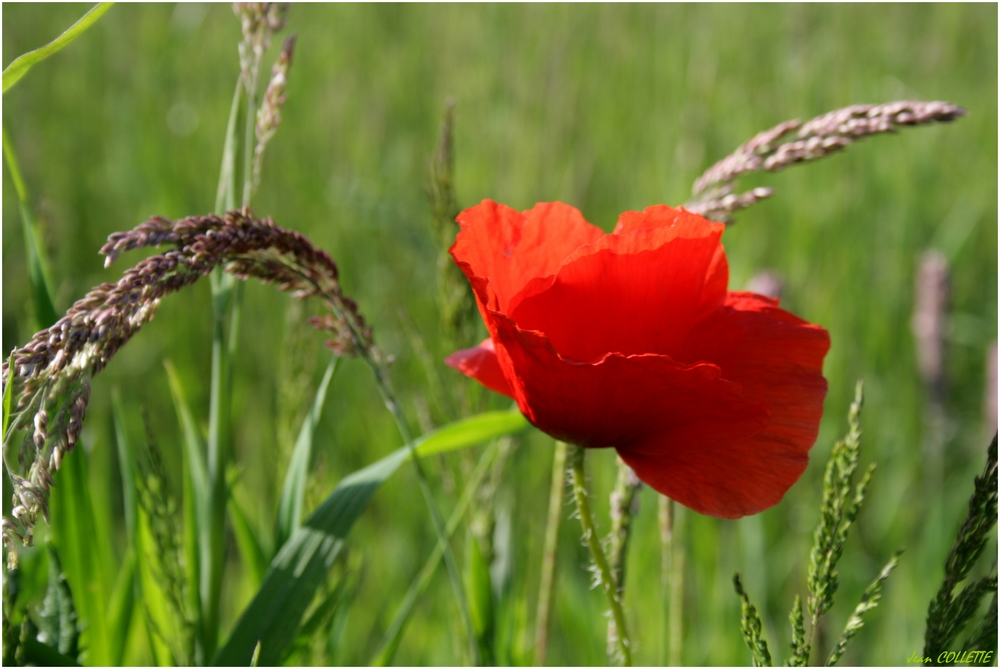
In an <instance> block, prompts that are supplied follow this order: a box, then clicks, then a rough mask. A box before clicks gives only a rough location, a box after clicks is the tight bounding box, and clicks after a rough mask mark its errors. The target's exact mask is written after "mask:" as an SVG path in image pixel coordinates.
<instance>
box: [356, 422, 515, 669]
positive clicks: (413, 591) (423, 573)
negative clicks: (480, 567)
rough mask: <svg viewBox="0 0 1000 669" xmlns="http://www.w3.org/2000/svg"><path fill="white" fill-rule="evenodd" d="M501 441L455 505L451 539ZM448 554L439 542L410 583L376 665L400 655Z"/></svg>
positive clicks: (449, 528)
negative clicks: (413, 614) (413, 615)
mask: <svg viewBox="0 0 1000 669" xmlns="http://www.w3.org/2000/svg"><path fill="white" fill-rule="evenodd" d="M497 444H498V442H496V441H494V442H493V443H492V444H491V445H490V446H489V447H488V448H487V449H486V452H485V453H483V455H482V458H481V459H480V461H479V464H477V465H476V468H475V470H474V471H473V472H472V475H471V476H470V477H469V481H468V483H466V486H465V489H464V490H463V491H462V496H461V498H459V500H458V504H456V505H455V510H454V511H452V514H451V518H449V519H448V526H447V527H446V528H445V531H446V532H447V533H448V536H449V537H450V536H451V535H452V534H454V533H455V530H456V529H458V524H459V521H461V520H462V518H463V517H464V516H465V513H466V511H467V510H468V508H469V506H470V505H471V503H472V501H473V500H474V499H475V493H476V491H477V490H478V489H479V484H480V483H481V482H482V480H483V478H484V477H485V475H486V471H487V469H488V468H489V466H490V464H491V463H492V462H493V459H494V458H495V457H496V454H497V451H498V450H499V449H498V447H497ZM443 555H444V547H443V546H442V545H441V544H440V543H438V544H437V545H436V546H434V550H433V551H431V554H430V557H428V558H427V562H426V563H425V564H424V567H423V569H421V570H420V574H419V575H418V576H417V578H416V580H415V581H414V582H413V583H411V584H410V589H409V590H407V592H406V595H405V596H404V597H403V601H402V602H401V603H400V605H399V609H398V610H397V611H396V616H395V617H394V618H393V619H392V623H391V624H390V625H389V629H388V630H387V631H386V633H385V637H384V638H383V639H382V644H381V645H380V646H379V649H378V650H377V651H376V652H375V656H374V659H373V660H372V662H371V664H372V666H376V667H385V666H387V665H388V664H389V662H391V661H392V657H393V655H394V654H395V652H396V647H397V646H398V645H399V641H400V639H401V638H402V635H403V626H404V625H405V624H406V621H407V620H408V619H409V617H410V613H411V611H412V610H413V607H414V605H415V604H416V603H417V599H418V598H419V597H420V596H421V595H422V594H423V593H424V591H425V590H426V589H427V586H428V585H430V582H431V579H432V578H433V577H434V573H435V572H436V571H437V566H438V563H439V562H440V561H441V558H442V557H443Z"/></svg>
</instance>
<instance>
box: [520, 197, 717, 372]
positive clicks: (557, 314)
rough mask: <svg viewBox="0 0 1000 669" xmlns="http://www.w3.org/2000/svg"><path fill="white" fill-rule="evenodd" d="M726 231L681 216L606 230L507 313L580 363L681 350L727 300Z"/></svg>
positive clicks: (538, 281)
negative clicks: (723, 240) (612, 354)
mask: <svg viewBox="0 0 1000 669" xmlns="http://www.w3.org/2000/svg"><path fill="white" fill-rule="evenodd" d="M672 211H673V210H672ZM694 223H696V224H697V225H695V224H694ZM723 229H724V226H723V225H721V224H706V223H705V221H704V220H702V221H700V222H699V221H694V222H692V221H689V220H687V219H685V218H680V219H678V220H677V221H676V222H675V224H674V225H672V226H669V227H659V228H653V227H646V228H635V229H631V230H627V231H626V232H624V233H621V234H614V235H606V236H604V237H603V238H602V239H600V240H599V241H597V242H595V243H593V244H590V245H588V246H584V247H581V248H579V249H577V251H576V252H575V253H574V254H573V255H572V256H571V257H570V258H568V259H567V260H566V261H565V262H564V263H563V265H562V267H560V268H559V271H558V273H557V274H556V275H555V276H554V277H551V278H544V279H536V280H535V282H534V284H529V286H528V287H526V288H525V289H524V290H523V291H522V292H521V294H520V295H518V296H517V297H516V298H515V299H514V300H513V301H512V302H511V306H512V310H510V309H508V311H507V312H506V313H509V314H510V315H511V317H512V318H513V319H514V320H515V321H516V322H517V324H518V326H519V327H520V328H522V329H525V330H539V331H542V332H544V333H545V334H546V335H547V336H548V338H549V340H550V341H551V342H552V344H553V345H554V346H555V347H556V350H557V351H559V353H560V354H561V355H562V356H564V357H566V358H569V359H571V360H576V361H578V362H592V361H594V360H596V359H598V358H599V357H600V356H602V355H604V354H606V353H608V352H609V351H613V352H616V353H621V354H623V355H637V354H641V353H658V354H663V355H674V354H675V353H676V351H677V349H678V348H679V347H680V346H681V344H682V343H683V342H684V341H685V340H686V339H687V336H688V333H689V332H690V331H691V328H693V327H694V326H695V324H696V323H697V322H698V321H699V320H701V319H702V318H704V317H705V316H706V315H707V314H709V313H711V312H713V311H714V310H716V309H718V308H719V307H721V306H722V304H723V302H724V301H725V299H726V285H727V283H728V280H729V268H728V265H727V263H726V256H725V252H724V250H723V248H722V244H721V243H720V242H719V238H720V237H721V235H722V231H723ZM543 284H544V287H542V288H541V289H533V288H532V285H543ZM532 293H533V294H532ZM703 359H706V360H711V358H703Z"/></svg>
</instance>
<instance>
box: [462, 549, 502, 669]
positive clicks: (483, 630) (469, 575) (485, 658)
mask: <svg viewBox="0 0 1000 669" xmlns="http://www.w3.org/2000/svg"><path fill="white" fill-rule="evenodd" d="M462 576H463V578H462V580H463V581H464V583H465V589H466V592H467V593H468V599H469V615H470V616H471V617H472V627H473V629H474V630H475V632H476V640H477V641H478V642H479V657H480V659H481V660H482V663H483V665H484V666H492V665H493V664H495V660H494V657H493V655H494V654H493V645H494V644H493V642H494V632H495V624H496V621H495V620H494V615H493V614H494V607H493V583H492V581H491V580H490V566H489V565H488V564H486V560H485V559H484V558H483V554H482V551H480V550H479V542H478V541H476V538H475V537H474V536H473V535H472V533H471V532H470V533H469V534H467V535H466V537H465V569H464V572H463V574H462Z"/></svg>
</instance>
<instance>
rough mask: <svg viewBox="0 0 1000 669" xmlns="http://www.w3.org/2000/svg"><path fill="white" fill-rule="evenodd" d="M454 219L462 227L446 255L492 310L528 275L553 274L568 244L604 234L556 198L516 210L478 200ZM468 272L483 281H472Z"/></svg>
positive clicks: (504, 303) (505, 301)
mask: <svg viewBox="0 0 1000 669" xmlns="http://www.w3.org/2000/svg"><path fill="white" fill-rule="evenodd" d="M457 220H458V223H459V225H460V226H461V228H462V230H461V231H460V232H459V233H458V236H457V237H456V239H455V244H454V245H453V246H452V247H451V250H450V252H451V255H452V257H453V258H454V259H455V262H456V263H457V264H458V266H459V267H460V268H461V269H462V271H463V272H464V273H465V275H466V276H467V277H468V278H469V281H470V282H472V283H473V287H474V289H475V290H476V295H477V298H478V299H479V300H480V302H481V304H483V305H484V306H486V307H487V308H489V309H495V310H498V311H504V310H505V309H506V308H507V304H508V302H509V300H510V299H511V298H512V297H513V296H514V295H516V294H517V293H518V292H519V291H520V290H521V289H522V288H523V287H524V285H525V284H526V283H527V282H528V281H530V280H531V279H533V278H535V277H545V276H549V275H551V274H555V272H556V270H557V269H558V268H559V265H560V263H562V261H563V260H564V259H565V258H566V257H567V256H568V255H570V254H571V253H572V252H573V251H574V250H576V249H577V248H579V247H580V246H583V245H584V244H589V243H591V242H593V241H596V240H597V239H600V238H601V237H602V236H603V234H604V233H603V232H602V231H601V229H600V228H598V227H596V226H593V225H591V224H590V223H587V221H585V220H584V219H583V215H582V214H581V213H580V212H579V211H578V210H577V209H576V208H574V207H570V206H569V205H566V204H563V203H561V202H551V203H542V204H537V205H535V207H534V208H532V209H530V210H528V211H526V212H524V213H523V214H521V213H518V212H517V211H515V210H514V209H511V208H510V207H507V206H505V205H502V204H498V203H496V202H493V201H492V200H483V202H482V203H480V204H478V205H476V206H475V207H471V208H469V209H466V210H465V211H463V212H462V213H461V214H459V215H458V219H457ZM474 278H476V279H481V280H485V281H479V282H478V283H479V285H478V286H477V285H476V283H477V282H476V281H474V280H473V279H474ZM484 315H485V314H484Z"/></svg>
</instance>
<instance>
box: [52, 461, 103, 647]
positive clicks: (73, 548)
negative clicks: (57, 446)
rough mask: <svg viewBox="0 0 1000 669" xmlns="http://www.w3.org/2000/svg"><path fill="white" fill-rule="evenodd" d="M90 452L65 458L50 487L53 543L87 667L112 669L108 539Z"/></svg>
mask: <svg viewBox="0 0 1000 669" xmlns="http://www.w3.org/2000/svg"><path fill="white" fill-rule="evenodd" d="M88 459H89V457H88V455H87V451H86V450H84V449H83V448H77V449H76V451H75V452H74V453H73V454H72V456H71V457H67V458H64V459H63V461H62V467H61V468H60V469H59V470H58V472H57V473H56V476H55V485H54V486H53V487H52V498H51V513H52V525H51V528H52V538H53V541H54V542H55V545H56V549H57V550H58V551H59V555H61V556H62V559H63V571H64V572H65V574H66V580H67V581H68V582H69V585H70V588H71V589H72V591H73V593H74V594H73V597H74V602H75V604H76V609H77V613H78V614H79V616H80V622H81V627H82V628H83V634H82V637H81V646H83V647H85V648H86V649H87V650H86V654H85V658H83V659H84V660H85V662H86V663H87V664H93V665H98V666H100V665H110V664H111V662H112V659H113V658H112V656H111V655H112V654H111V649H112V646H113V644H112V642H111V638H110V636H111V631H110V629H109V625H108V600H109V599H110V595H111V590H112V581H113V579H112V576H111V574H110V571H109V570H110V567H111V565H112V564H113V562H112V549H111V546H110V544H109V540H110V537H108V536H107V535H103V534H101V533H99V532H98V531H97V522H96V520H95V519H94V506H93V501H92V499H91V496H90V483H89V480H90V479H89V477H88V476H87V462H88Z"/></svg>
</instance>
